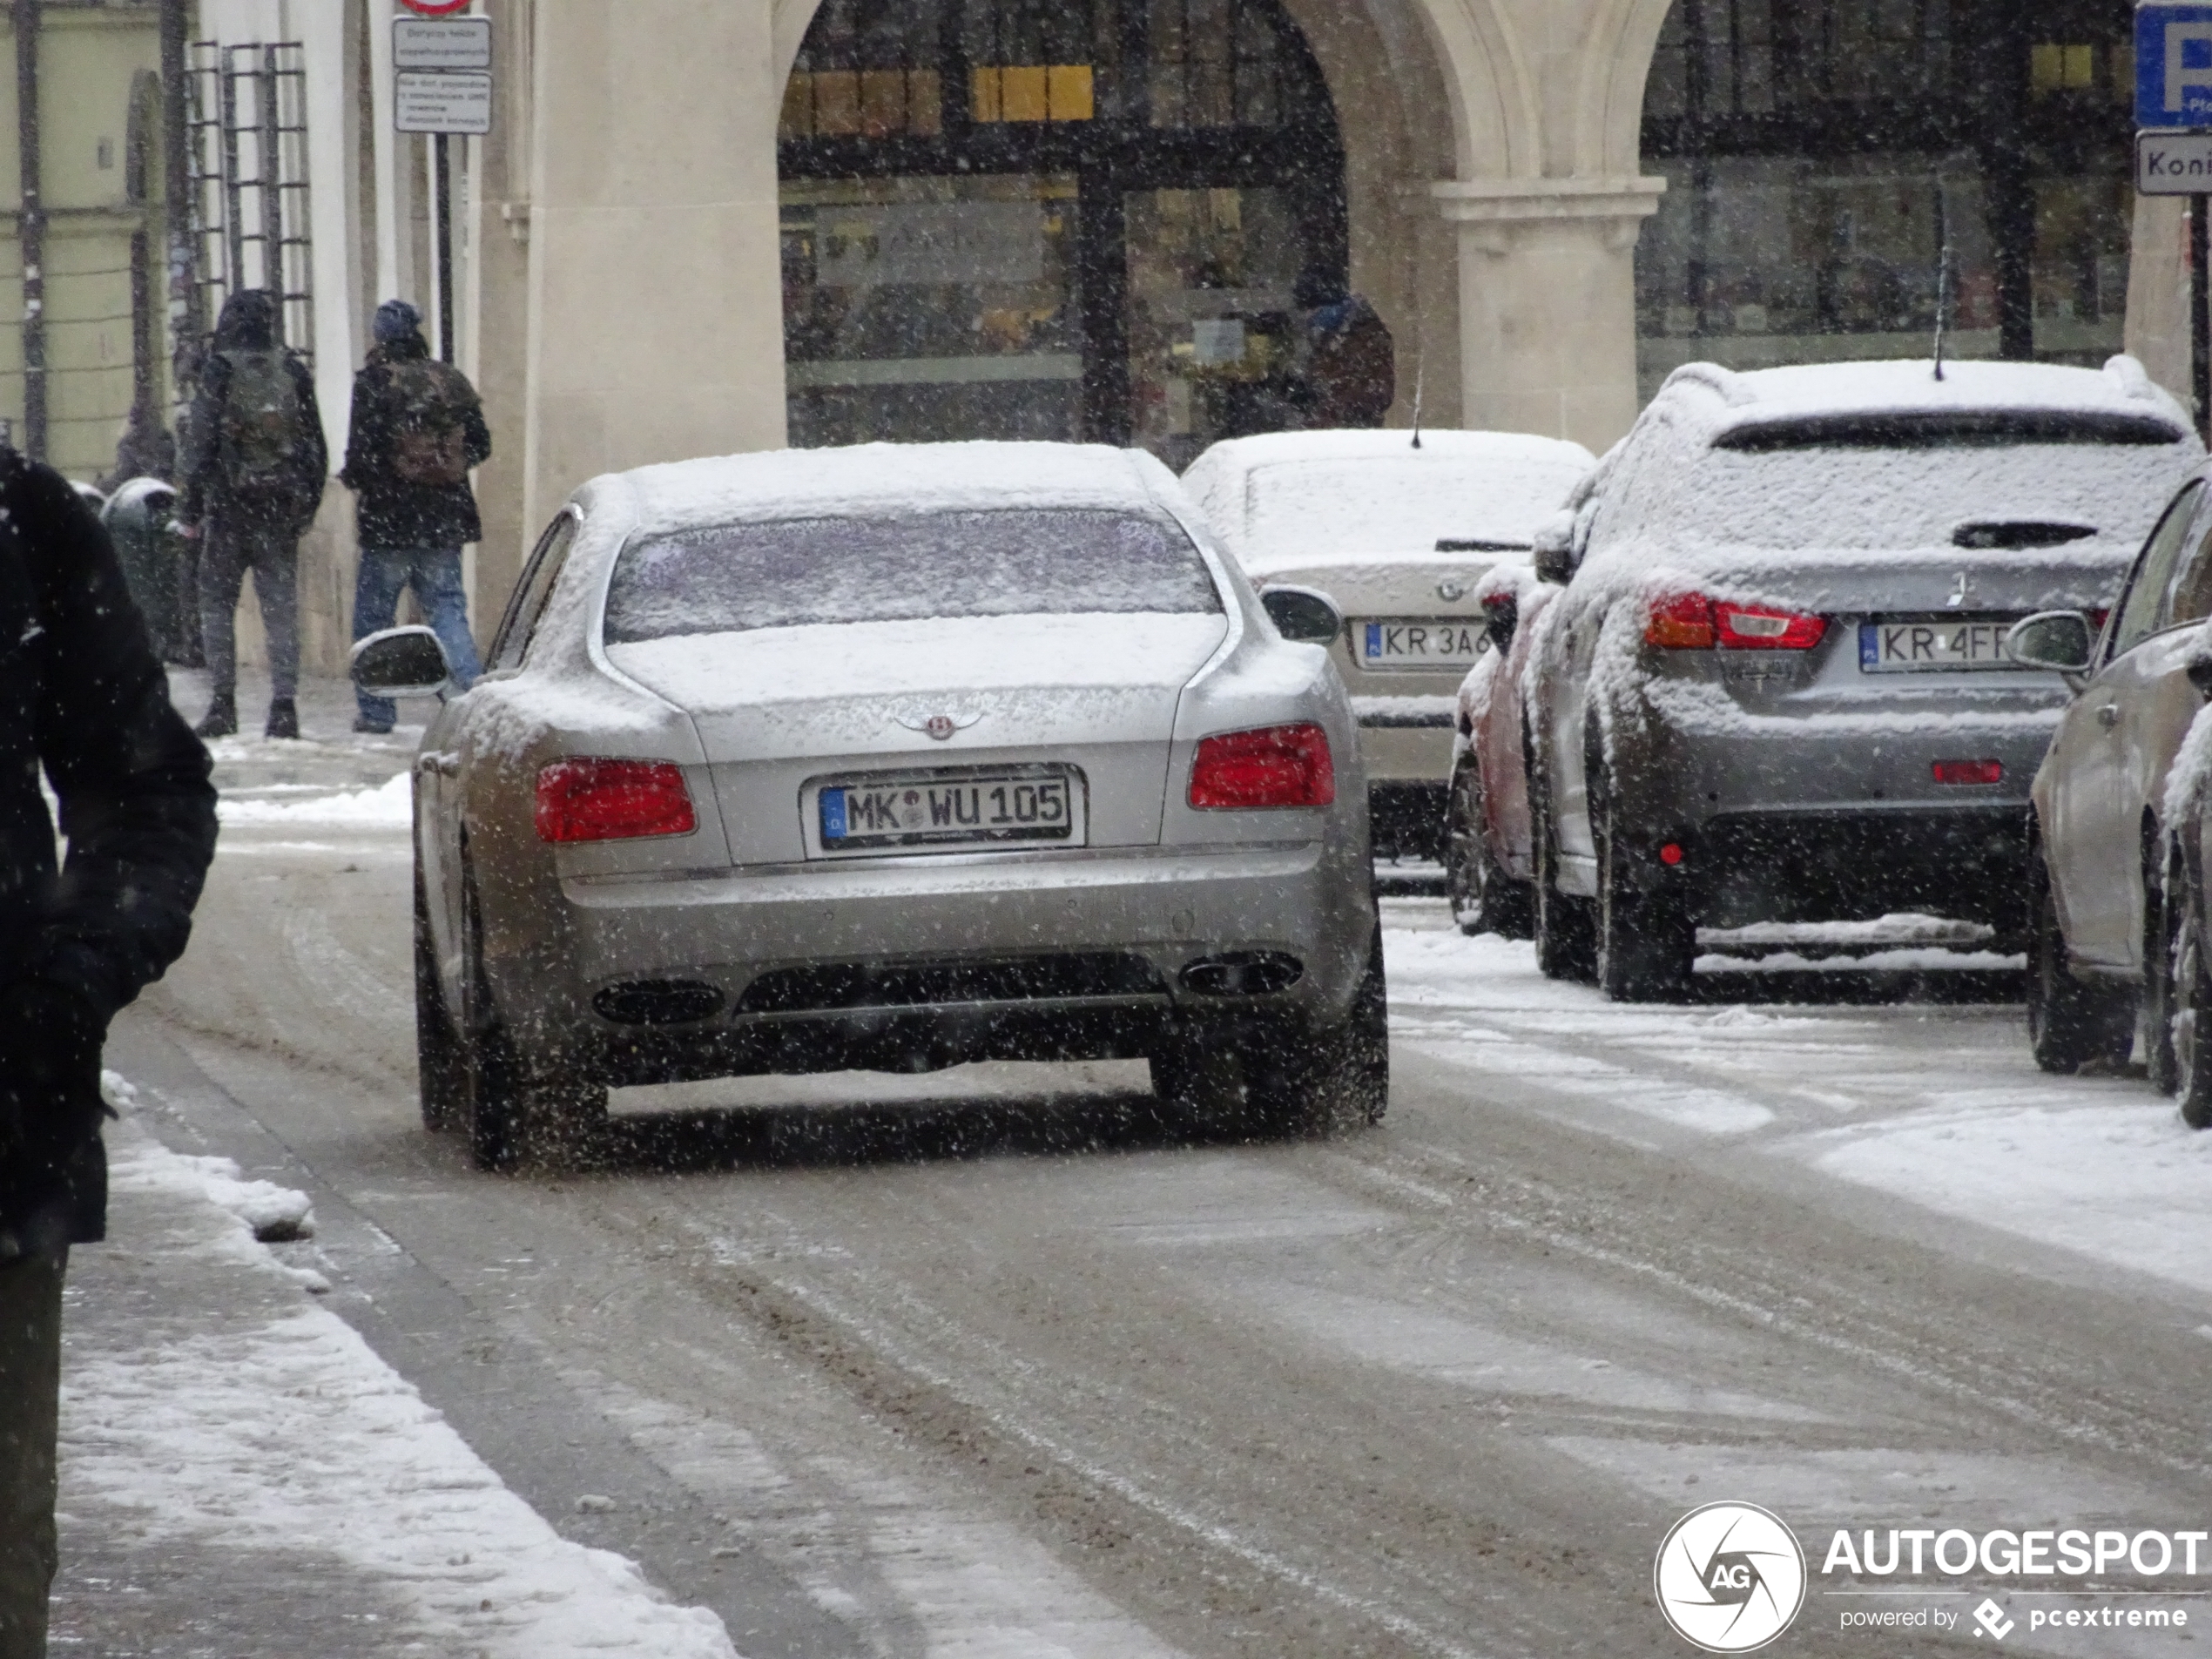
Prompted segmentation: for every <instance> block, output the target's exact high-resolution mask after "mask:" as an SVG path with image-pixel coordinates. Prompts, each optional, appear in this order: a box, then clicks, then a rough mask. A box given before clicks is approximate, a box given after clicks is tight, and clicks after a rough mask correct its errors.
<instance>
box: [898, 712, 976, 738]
mask: <svg viewBox="0 0 2212 1659" xmlns="http://www.w3.org/2000/svg"><path fill="white" fill-rule="evenodd" d="M897 718H898V721H899V724H900V725H902V726H904V727H906V728H907V731H909V732H921V733H923V734H924V735H926V736H928V737H932V738H935V739H936V740H937V741H938V742H940V743H945V742H948V741H950V739H951V738H952V735H953V733H954V732H965V731H967V730H968V727H969V726H971V725H974V724H975V723H976V722H977V721H978V720H980V719H981V718H983V717H982V716H981V714H944V713H940V714H927V715H924V714H901V715H900V716H899V717H897Z"/></svg>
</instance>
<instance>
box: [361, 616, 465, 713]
mask: <svg viewBox="0 0 2212 1659" xmlns="http://www.w3.org/2000/svg"><path fill="white" fill-rule="evenodd" d="M347 671H348V672H349V673H350V674H351V675H352V677H353V681H354V685H357V686H359V687H360V688H361V690H362V691H366V692H368V694H369V695H370V696H371V697H435V696H437V695H438V694H439V693H440V692H442V691H446V690H447V689H448V688H449V687H450V686H451V685H452V684H453V666H452V664H449V663H448V662H447V661H446V648H445V647H444V646H443V645H442V644H439V643H438V637H437V635H436V634H435V633H433V632H431V631H430V630H429V629H428V628H425V627H422V626H421V625H420V624H418V625H416V626H415V627H411V628H387V629H385V630H384V631H382V632H381V633H375V634H371V635H369V636H368V638H366V639H364V640H362V641H361V643H360V644H357V645H355V646H354V650H353V655H352V656H351V657H350V658H347Z"/></svg>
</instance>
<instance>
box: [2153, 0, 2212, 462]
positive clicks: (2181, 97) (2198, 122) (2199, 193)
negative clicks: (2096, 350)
mask: <svg viewBox="0 0 2212 1659" xmlns="http://www.w3.org/2000/svg"><path fill="white" fill-rule="evenodd" d="M2135 126H2136V129H2137V131H2136V133H2135V188H2136V189H2137V190H2138V191H2141V192H2143V193H2144V194H2146V195H2186V196H2187V197H2188V199H2189V388H2190V390H2191V392H2192V393H2193V394H2194V395H2195V399H2196V421H2197V430H2198V431H2199V432H2200V433H2202V434H2205V435H2208V436H2212V318H2208V317H2207V315H2206V312H2205V300H2206V282H2205V274H2206V273H2205V269H2204V266H2205V260H2206V244H2207V241H2208V238H2207V235H2206V228H2207V227H2206V225H2205V207H2206V191H2207V187H2208V186H2212V5H2208V4H2176V3H2173V0H2145V3H2143V4H2141V5H2138V6H2137V7H2136V8H2135Z"/></svg>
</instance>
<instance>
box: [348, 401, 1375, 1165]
mask: <svg viewBox="0 0 2212 1659" xmlns="http://www.w3.org/2000/svg"><path fill="white" fill-rule="evenodd" d="M1340 625H1341V624H1340V621H1339V618H1338V617H1336V615H1335V614H1334V612H1333V611H1332V610H1331V609H1330V607H1329V606H1328V605H1327V604H1326V603H1325V601H1324V600H1323V599H1322V598H1321V597H1319V596H1317V595H1313V594H1310V593H1305V592H1301V591H1299V590H1282V591H1278V592H1277V593H1275V594H1271V596H1270V597H1269V600H1268V602H1267V604H1265V605H1263V604H1262V603H1261V602H1260V600H1259V599H1258V597H1256V595H1255V594H1254V592H1253V590H1252V588H1251V585H1250V583H1248V582H1247V581H1246V580H1245V578H1244V577H1243V576H1242V575H1241V574H1239V573H1238V571H1237V570H1236V568H1235V567H1234V565H1233V564H1232V563H1231V562H1230V561H1228V560H1227V559H1225V558H1224V557H1223V556H1222V555H1221V553H1220V551H1219V550H1217V547H1216V546H1215V544H1214V543H1213V542H1212V540H1211V536H1210V533H1209V532H1208V531H1207V529H1205V527H1204V522H1203V520H1202V519H1201V518H1200V516H1199V515H1198V514H1197V511H1196V509H1194V508H1193V506H1192V505H1191V503H1190V500H1189V499H1188V497H1186V496H1185V495H1184V492H1183V489H1182V487H1181V486H1180V485H1179V484H1178V483H1177V481H1176V480H1175V478H1174V476H1173V475H1171V474H1170V473H1169V472H1168V470H1167V469H1165V468H1164V467H1163V466H1161V465H1160V464H1158V463H1157V462H1154V461H1152V460H1151V459H1150V458H1149V457H1148V456H1145V455H1139V454H1134V453H1129V452H1124V451H1121V450H1114V449H1106V448H1082V447H1076V446H1071V445H1058V444H1041V443H1040V444H981V443H974V444H941V445H914V446H899V445H881V444H879V445H870V446H866V447H862V448H848V449H817V450H798V451H787V452H782V453H778V454H771V455H745V456H736V457H730V458H725V459H718V460H705V461H694V462H682V463H679V464H676V465H670V466H660V467H651V468H644V469H639V470H637V471H634V472H629V473H623V474H618V475H609V476H605V477H602V478H598V479H596V480H594V481H593V482H590V483H589V484H587V485H585V486H584V487H583V489H580V490H578V491H577V494H576V495H575V496H574V497H573V498H572V499H571V500H570V502H569V504H568V505H567V506H566V507H565V508H564V509H563V510H562V512H561V514H560V516H558V517H557V518H556V520H555V521H554V523H553V524H552V526H551V527H550V529H548V530H547V531H546V532H545V535H544V536H543V539H542V540H541V541H540V542H539V543H538V545H537V548H536V551H535V553H534V554H533V555H532V556H531V558H530V560H529V563H528V565H527V567H526V568H525V570H524V572H523V578H522V580H521V582H520V583H518V585H517V588H516V593H515V596H514V597H513V599H512V601H511V602H510V604H509V608H508V610H507V614H506V617H505V618H504V620H503V621H502V624H501V625H500V629H499V632H498V635H497V637H496V640H495V641H494V643H493V645H492V648H491V652H490V657H489V666H488V668H487V671H486V672H485V674H484V676H483V678H482V679H481V680H479V681H478V682H477V683H476V684H475V686H474V687H473V688H472V689H470V690H469V691H468V692H466V693H465V694H460V695H449V696H448V698H447V700H446V701H445V702H444V703H443V704H442V706H441V707H440V708H439V709H438V711H436V713H435V717H434V718H432V720H431V721H430V724H429V725H428V729H427V731H426V733H425V736H424V739H423V745H422V750H421V756H420V758H419V760H418V762H417V769H416V772H415V884H416V885H415V910H416V914H415V956H416V985H417V1003H418V1007H417V1027H418V1034H419V1043H420V1051H421V1052H420V1059H421V1085H422V1109H423V1116H424V1120H425V1122H426V1123H428V1125H429V1126H430V1127H431V1128H433V1129H442V1128H445V1127H448V1126H452V1127H455V1128H462V1129H465V1130H466V1131H467V1133H468V1135H469V1141H470V1144H471V1148H472V1151H473V1154H474V1156H475V1159H476V1161H477V1162H478V1163H479V1164H481V1165H482V1166H484V1167H499V1166H502V1165H505V1164H508V1163H512V1162H513V1161H515V1160H516V1159H517V1158H527V1159H529V1160H532V1161H542V1160H548V1159H550V1160H556V1161H561V1160H567V1159H571V1158H573V1157H575V1156H577V1154H578V1153H580V1152H583V1151H585V1150H588V1149H589V1148H590V1145H591V1144H592V1143H593V1140H594V1131H595V1129H596V1126H597V1124H598V1123H599V1122H600V1121H601V1120H603V1119H604V1114H605V1111H606V1108H607V1098H608V1096H607V1090H608V1088H609V1087H610V1085H627V1084H637V1083H646V1082H675V1081H682V1080H696V1079H701V1078H709V1077H717V1076H737V1075H742V1074H751V1073H762V1072H813V1071H831V1070H840V1069H876V1070H901V1071H919V1070H928V1069H935V1068H940V1067H946V1066H952V1065H956V1064H960V1063H963V1062H970V1061H981V1060H992V1059H1028V1060H1085V1059H1098V1058H1109V1057H1124V1058H1136V1057H1143V1058H1145V1059H1148V1060H1150V1062H1151V1068H1152V1075H1153V1078H1154V1081H1155V1084H1156V1087H1157V1089H1158V1090H1159V1092H1160V1094H1161V1096H1163V1099H1165V1100H1166V1101H1168V1102H1169V1103H1170V1104H1171V1105H1172V1106H1173V1107H1175V1108H1176V1109H1177V1110H1178V1111H1182V1112H1186V1113H1188V1114H1189V1115H1190V1116H1191V1117H1193V1118H1194V1119H1196V1120H1198V1121H1199V1122H1201V1123H1204V1124H1206V1125H1207V1126H1209V1128H1210V1129H1211V1130H1213V1131H1214V1132H1221V1131H1224V1130H1225V1131H1227V1132H1231V1133H1238V1134H1243V1133H1273V1134H1284V1133H1292V1132H1300V1131H1313V1130H1325V1129H1327V1128H1330V1127H1332V1126H1335V1125H1339V1124H1343V1125H1350V1124H1354V1123H1362V1122H1372V1121H1373V1120H1375V1119H1376V1118H1378V1117H1379V1116H1381V1114H1382V1111H1383V1109H1384V1106H1385V1104H1386V1096H1387V1087H1388V1058H1387V1048H1386V1034H1385V1025H1386V1017H1385V1012H1386V1011H1385V992H1384V981H1383V964H1382V955H1381V938H1380V934H1379V928H1378V926H1377V919H1376V911H1375V905H1374V900H1373V898H1372V893H1371V881H1370V873H1369V872H1370V866H1369V847H1368V830H1367V816H1366V813H1367V791H1366V780H1365V778H1364V777H1363V775H1362V773H1361V772H1360V768H1359V748H1358V742H1357V730H1356V726H1355V725H1354V722H1353V719H1352V710H1351V705H1350V703H1349V701H1348V699H1347V697H1346V694H1345V689H1344V686H1343V684H1342V682H1341V680H1340V679H1339V677H1338V675H1337V673H1336V671H1335V670H1334V669H1333V668H1332V666H1331V664H1330V661H1329V656H1328V652H1327V649H1326V647H1327V645H1328V644H1329V643H1330V642H1331V640H1332V638H1333V637H1334V635H1335V633H1336V631H1337V630H1338V629H1339V627H1340ZM354 678H355V679H356V681H357V682H358V683H360V684H361V685H365V686H368V687H370V688H372V689H374V690H375V691H379V692H381V693H384V694H388V695H401V696H406V695H410V694H424V693H430V692H435V691H441V690H442V689H446V686H447V665H446V663H445V661H444V658H443V657H442V654H441V653H440V651H439V649H438V646H437V643H436V640H435V637H434V636H432V635H431V634H429V632H428V631H427V630H423V629H397V630H393V631H388V632H386V633H382V634H379V635H374V636H372V637H370V638H368V639H366V640H363V641H362V642H361V644H359V645H358V646H357V647H356V648H355V651H354Z"/></svg>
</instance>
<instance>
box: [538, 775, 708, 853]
mask: <svg viewBox="0 0 2212 1659" xmlns="http://www.w3.org/2000/svg"><path fill="white" fill-rule="evenodd" d="M697 828H698V814H697V813H694V812H693V811H692V810H691V791H690V789H688V788H687V787H685V783H684V769H683V767H681V766H676V765H670V764H669V763H668V762H667V761H665V760H597V759H577V760H556V761H555V762H554V763H553V764H552V765H550V766H548V767H546V768H545V769H544V770H543V771H542V772H539V773H538V774H537V836H538V839H539V840H542V841H622V840H636V839H637V838H639V837H643V836H648V835H689V834H690V833H691V832H692V831H693V830H695V829H697Z"/></svg>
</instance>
